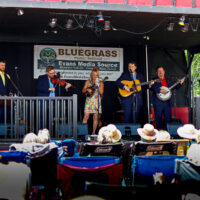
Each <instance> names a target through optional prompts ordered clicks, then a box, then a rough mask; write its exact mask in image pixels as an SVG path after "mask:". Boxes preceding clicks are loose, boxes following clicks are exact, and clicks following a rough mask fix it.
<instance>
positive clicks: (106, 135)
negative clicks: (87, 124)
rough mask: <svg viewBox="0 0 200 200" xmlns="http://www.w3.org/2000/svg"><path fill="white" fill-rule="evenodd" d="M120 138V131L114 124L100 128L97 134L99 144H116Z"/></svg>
mask: <svg viewBox="0 0 200 200" xmlns="http://www.w3.org/2000/svg"><path fill="white" fill-rule="evenodd" d="M121 137H122V134H121V132H120V130H118V129H117V127H116V126H115V125H114V124H109V125H107V126H104V127H102V128H101V129H100V130H99V133H98V138H97V140H98V142H99V143H110V142H113V143H116V142H118V141H119V140H120V139H121Z"/></svg>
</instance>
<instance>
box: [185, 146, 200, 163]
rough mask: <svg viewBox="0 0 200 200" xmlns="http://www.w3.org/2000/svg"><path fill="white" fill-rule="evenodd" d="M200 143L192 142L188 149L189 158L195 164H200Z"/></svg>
mask: <svg viewBox="0 0 200 200" xmlns="http://www.w3.org/2000/svg"><path fill="white" fill-rule="evenodd" d="M199 155H200V145H199V144H192V145H191V146H190V148H189V149H188V150H187V154H186V156H187V158H188V159H189V160H190V161H191V162H192V163H194V164H195V165H198V166H200V156H199Z"/></svg>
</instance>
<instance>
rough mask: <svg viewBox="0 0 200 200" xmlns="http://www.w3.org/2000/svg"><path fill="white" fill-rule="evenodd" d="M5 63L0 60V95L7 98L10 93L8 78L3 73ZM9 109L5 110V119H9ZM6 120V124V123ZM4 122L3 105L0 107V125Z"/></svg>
mask: <svg viewBox="0 0 200 200" xmlns="http://www.w3.org/2000/svg"><path fill="white" fill-rule="evenodd" d="M5 70H6V61H4V60H0V95H1V96H9V95H10V93H11V90H12V89H11V86H12V85H11V81H10V76H9V75H8V74H7V73H6V72H5ZM8 115H9V109H7V117H8V118H9V116H8ZM8 118H7V122H8ZM3 122H4V103H3V104H2V105H1V106H0V123H3Z"/></svg>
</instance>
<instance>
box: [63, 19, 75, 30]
mask: <svg viewBox="0 0 200 200" xmlns="http://www.w3.org/2000/svg"><path fill="white" fill-rule="evenodd" d="M72 23H73V20H72V19H68V20H67V23H66V24H65V28H66V29H70V28H72Z"/></svg>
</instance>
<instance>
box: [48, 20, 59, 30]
mask: <svg viewBox="0 0 200 200" xmlns="http://www.w3.org/2000/svg"><path fill="white" fill-rule="evenodd" d="M56 23H57V19H56V18H52V19H51V21H50V22H49V26H50V27H51V28H55V26H56Z"/></svg>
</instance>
